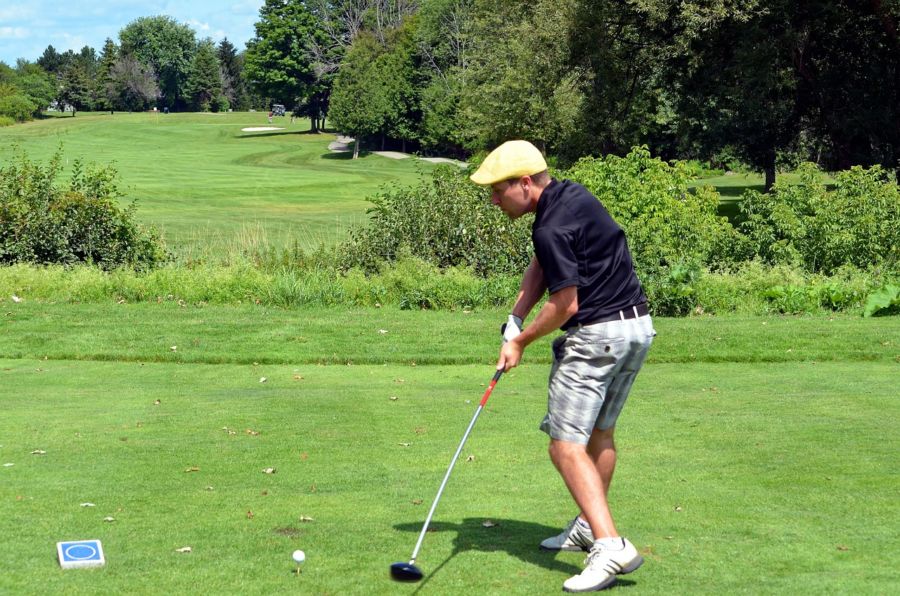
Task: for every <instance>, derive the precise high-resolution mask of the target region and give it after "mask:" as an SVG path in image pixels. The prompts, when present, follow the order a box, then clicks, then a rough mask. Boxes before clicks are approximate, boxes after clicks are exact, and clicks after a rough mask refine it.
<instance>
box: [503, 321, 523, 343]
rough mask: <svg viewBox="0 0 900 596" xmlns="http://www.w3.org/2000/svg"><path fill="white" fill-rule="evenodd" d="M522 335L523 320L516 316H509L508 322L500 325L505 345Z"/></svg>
mask: <svg viewBox="0 0 900 596" xmlns="http://www.w3.org/2000/svg"><path fill="white" fill-rule="evenodd" d="M520 333H522V319H520V318H519V317H517V316H516V315H509V318H508V319H507V320H506V322H505V323H503V324H502V325H500V334H501V335H502V336H503V343H506V342H508V341H509V340H511V339H515V338H516V337H518V336H519V334H520Z"/></svg>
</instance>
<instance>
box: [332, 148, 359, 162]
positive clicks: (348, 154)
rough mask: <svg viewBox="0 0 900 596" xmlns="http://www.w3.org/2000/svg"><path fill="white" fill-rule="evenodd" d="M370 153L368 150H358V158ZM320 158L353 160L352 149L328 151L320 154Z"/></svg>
mask: <svg viewBox="0 0 900 596" xmlns="http://www.w3.org/2000/svg"><path fill="white" fill-rule="evenodd" d="M369 155H371V152H369V151H363V150H362V149H360V150H359V159H362V158H363V157H368V156H369ZM322 159H333V160H336V161H352V160H353V151H352V150H351V151H330V152H328V153H323V154H322Z"/></svg>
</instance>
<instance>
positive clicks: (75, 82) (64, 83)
mask: <svg viewBox="0 0 900 596" xmlns="http://www.w3.org/2000/svg"><path fill="white" fill-rule="evenodd" d="M90 87H91V85H90V79H89V78H88V73H87V72H85V68H84V66H82V65H81V64H80V63H78V62H72V63H70V64H69V65H68V66H67V67H66V69H65V71H63V73H62V78H61V79H60V86H59V95H57V98H58V100H59V102H60V104H62V106H65V105H66V104H68V105H70V106H72V117H73V118H74V117H75V113H76V112H77V111H78V110H85V109H89V107H90V106H91V88H90Z"/></svg>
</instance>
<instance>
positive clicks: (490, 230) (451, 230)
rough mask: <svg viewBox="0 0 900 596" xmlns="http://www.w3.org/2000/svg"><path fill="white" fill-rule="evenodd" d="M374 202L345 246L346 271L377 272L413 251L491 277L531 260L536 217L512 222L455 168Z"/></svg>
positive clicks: (437, 262) (436, 263)
mask: <svg viewBox="0 0 900 596" xmlns="http://www.w3.org/2000/svg"><path fill="white" fill-rule="evenodd" d="M370 202H371V203H372V204H373V205H374V207H372V208H371V209H369V214H370V216H371V218H370V221H369V222H368V223H367V224H366V225H364V226H360V227H357V228H355V229H352V230H351V231H350V239H349V240H348V241H347V242H345V243H344V244H343V245H342V246H341V247H340V263H341V266H342V268H343V269H344V270H346V269H349V268H352V267H359V268H360V269H362V270H364V271H366V272H367V273H373V272H376V271H378V270H379V269H380V267H381V265H382V264H383V263H392V262H395V261H397V260H398V259H399V258H400V257H401V256H402V255H404V254H408V255H415V257H417V258H418V259H421V260H422V261H424V262H426V263H430V264H432V265H434V266H435V267H439V268H442V269H443V268H448V267H468V268H471V269H472V270H473V271H474V272H475V273H476V274H478V275H481V276H489V275H495V274H504V273H519V274H521V272H522V271H524V269H525V267H526V266H527V265H528V263H529V261H530V259H531V235H530V234H531V227H530V225H531V224H530V222H531V218H530V217H525V218H521V219H519V220H517V221H514V222H513V221H509V220H508V219H507V218H506V216H505V215H504V214H503V213H502V212H501V211H500V210H499V209H497V208H495V207H493V206H492V205H491V203H490V201H489V200H488V192H487V191H486V190H485V189H483V188H480V187H478V186H476V185H475V184H473V183H472V182H471V181H469V180H468V178H467V177H466V176H464V175H463V174H462V173H460V171H459V169H458V168H456V167H454V166H444V167H440V168H437V169H436V170H435V171H434V173H433V174H432V176H431V178H430V179H425V180H423V181H422V182H421V183H420V184H419V185H418V186H415V187H408V188H399V189H396V190H389V191H385V192H382V193H381V194H379V195H378V196H376V197H375V198H373V199H370Z"/></svg>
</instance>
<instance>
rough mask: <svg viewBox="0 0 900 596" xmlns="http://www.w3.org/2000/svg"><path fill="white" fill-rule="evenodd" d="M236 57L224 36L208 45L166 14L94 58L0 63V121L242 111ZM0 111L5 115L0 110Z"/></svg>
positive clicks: (137, 25)
mask: <svg viewBox="0 0 900 596" xmlns="http://www.w3.org/2000/svg"><path fill="white" fill-rule="evenodd" d="M243 61H244V56H243V52H238V50H237V49H236V48H235V46H234V44H232V43H231V42H230V41H229V40H228V39H227V38H226V39H223V40H222V41H220V42H219V43H218V44H214V43H213V41H212V40H211V39H209V38H205V39H199V40H198V39H197V36H196V33H195V32H194V30H193V29H192V28H191V27H190V26H188V25H184V24H181V23H178V22H177V21H176V20H175V19H173V18H171V17H167V16H156V17H141V18H138V19H136V20H134V21H132V22H131V23H129V24H128V25H126V26H125V27H124V28H123V29H122V30H121V31H120V32H119V43H118V44H117V43H116V42H115V41H113V39H112V38H107V39H106V41H105V43H104V45H103V48H101V50H100V53H99V54H98V53H97V51H96V50H95V49H94V48H92V47H90V46H84V47H83V48H82V49H81V50H80V51H79V52H74V51H72V50H67V51H66V52H58V51H57V50H56V49H55V48H54V47H53V46H52V45H49V46H47V48H46V49H45V50H44V52H43V54H42V55H41V56H40V57H39V58H38V59H37V60H36V61H35V62H29V61H27V60H24V59H19V60H18V61H17V63H16V66H15V67H14V68H13V67H10V66H9V65H6V64H4V63H2V62H0V116H3V115H5V116H7V117H11V118H12V119H14V120H17V121H22V120H25V119H27V118H30V117H33V116H35V115H37V114H39V113H40V112H41V111H43V110H46V109H47V108H48V106H54V107H57V108H58V109H63V108H65V109H69V110H72V112H73V114H74V113H76V112H77V111H80V110H97V111H102V110H113V111H117V110H118V111H121V110H127V111H141V110H146V109H149V108H152V107H156V108H158V109H160V110H163V109H168V110H197V111H220V110H227V109H237V110H246V109H248V108H249V107H250V106H251V105H252V104H253V103H254V102H256V103H261V102H262V100H260V99H259V98H255V97H254V96H253V93H252V90H250V89H248V87H247V85H246V83H245V81H244V79H243V77H242V76H241V71H242V70H243ZM5 108H6V109H5Z"/></svg>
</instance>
